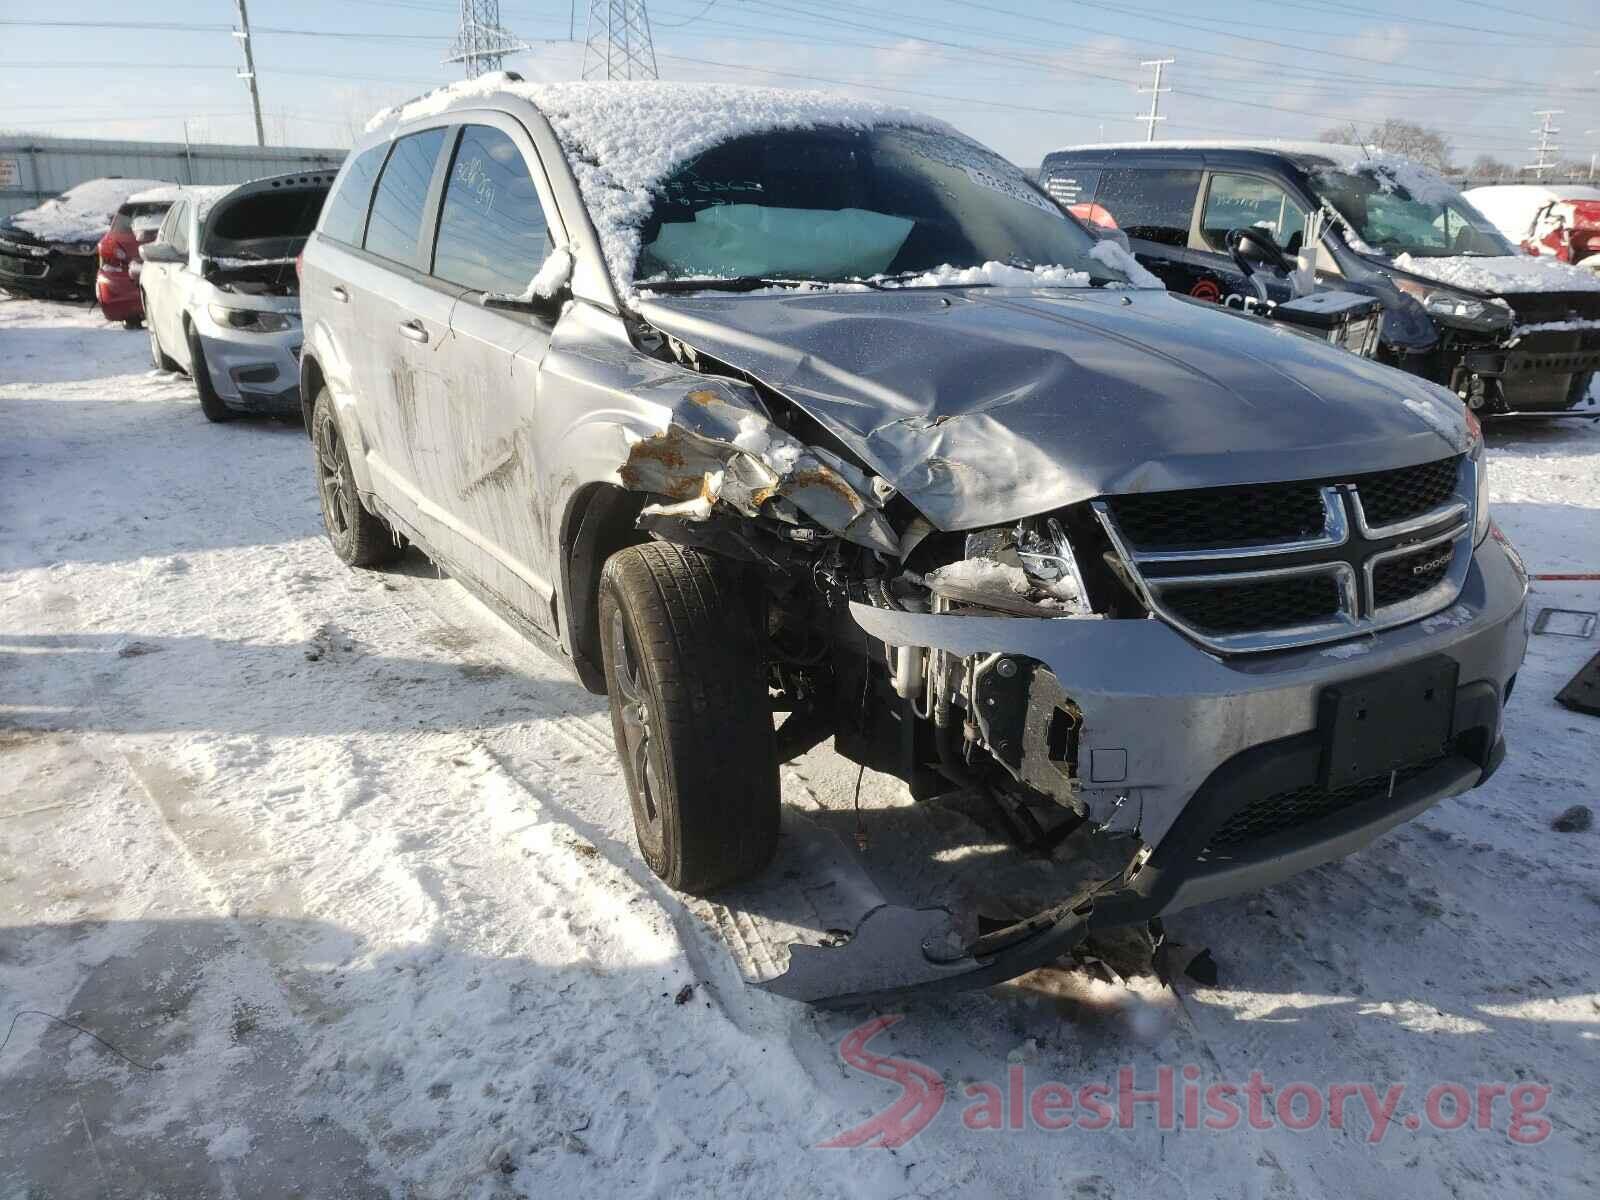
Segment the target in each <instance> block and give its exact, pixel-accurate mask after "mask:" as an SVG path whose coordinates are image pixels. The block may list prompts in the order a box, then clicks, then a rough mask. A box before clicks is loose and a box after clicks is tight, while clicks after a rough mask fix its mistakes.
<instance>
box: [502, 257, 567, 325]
mask: <svg viewBox="0 0 1600 1200" xmlns="http://www.w3.org/2000/svg"><path fill="white" fill-rule="evenodd" d="M571 283H572V254H571V252H570V251H567V250H554V251H552V252H551V254H550V256H549V257H548V258H546V259H545V260H544V265H543V266H541V267H540V268H539V273H538V274H537V275H535V276H534V277H533V279H532V280H531V281H530V282H529V283H528V289H527V291H525V292H523V293H522V295H520V296H508V295H505V294H504V293H499V292H485V293H484V295H483V299H482V300H481V301H480V303H482V305H483V306H484V307H485V308H504V309H510V310H512V311H513V312H526V313H533V314H534V315H535V316H539V317H544V318H546V319H547V320H552V319H554V318H555V317H556V316H557V315H558V314H559V313H560V312H561V306H562V305H563V304H565V303H566V301H567V297H568V295H570V285H571Z"/></svg>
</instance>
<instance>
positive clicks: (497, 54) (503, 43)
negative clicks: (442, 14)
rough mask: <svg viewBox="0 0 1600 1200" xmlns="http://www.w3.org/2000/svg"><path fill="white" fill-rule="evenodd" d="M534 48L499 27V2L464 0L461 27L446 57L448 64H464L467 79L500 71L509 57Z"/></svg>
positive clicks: (495, 0) (502, 27) (492, 0)
mask: <svg viewBox="0 0 1600 1200" xmlns="http://www.w3.org/2000/svg"><path fill="white" fill-rule="evenodd" d="M531 49H533V47H532V46H530V45H529V44H528V43H527V42H525V41H523V40H522V39H521V38H519V37H517V36H515V35H514V34H512V33H511V32H510V31H509V30H508V29H506V28H505V27H504V26H502V25H501V24H500V0H461V28H460V29H459V30H458V31H457V33H456V40H455V41H454V42H453V43H451V45H450V51H449V53H448V54H446V55H445V58H444V61H445V62H447V63H461V64H462V65H463V66H464V67H465V68H466V71H467V78H468V79H476V78H477V77H478V76H479V75H482V74H485V73H486V72H489V71H498V70H499V69H500V64H501V61H502V60H503V59H504V58H505V56H506V55H508V54H516V53H519V52H520V51H523V50H531Z"/></svg>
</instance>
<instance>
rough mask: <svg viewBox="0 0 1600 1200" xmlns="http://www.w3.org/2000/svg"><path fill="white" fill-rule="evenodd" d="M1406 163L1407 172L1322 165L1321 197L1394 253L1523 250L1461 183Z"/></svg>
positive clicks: (1366, 238) (1370, 240)
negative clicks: (1463, 191)
mask: <svg viewBox="0 0 1600 1200" xmlns="http://www.w3.org/2000/svg"><path fill="white" fill-rule="evenodd" d="M1405 167H1406V170H1405V172H1404V178H1402V177H1401V176H1400V174H1399V173H1398V172H1396V171H1395V170H1391V169H1389V168H1387V167H1382V166H1374V167H1372V168H1370V169H1369V168H1362V169H1359V170H1356V171H1321V172H1318V173H1317V174H1316V175H1314V176H1313V182H1314V183H1315V184H1316V185H1317V190H1318V191H1319V192H1320V193H1321V199H1323V200H1325V201H1327V202H1328V204H1329V205H1331V206H1332V208H1333V210H1334V211H1335V212H1337V213H1338V214H1339V215H1340V216H1341V217H1343V218H1344V219H1345V220H1346V221H1348V222H1349V223H1350V226H1351V228H1352V230H1353V231H1354V232H1355V234H1356V236H1357V237H1359V238H1360V239H1361V240H1362V241H1363V242H1365V243H1367V245H1368V246H1370V247H1372V248H1373V249H1374V250H1378V251H1380V252H1381V253H1383V254H1385V255H1388V256H1389V257H1391V258H1393V257H1396V256H1398V255H1401V254H1409V255H1411V256H1412V257H1413V258H1450V257H1455V256H1458V255H1475V256H1479V257H1484V256H1493V257H1498V256H1502V255H1510V254H1516V253H1517V251H1516V249H1515V247H1513V246H1512V245H1511V243H1510V242H1508V241H1506V239H1505V235H1503V234H1502V233H1501V232H1500V231H1499V230H1498V229H1496V228H1495V227H1494V226H1493V225H1492V224H1490V222H1489V220H1488V218H1486V217H1485V216H1484V215H1483V214H1482V213H1480V212H1479V211H1478V210H1477V209H1475V208H1473V207H1472V205H1471V204H1470V203H1469V202H1468V201H1467V199H1466V197H1464V196H1463V195H1462V194H1461V193H1460V192H1458V191H1456V190H1455V188H1453V187H1451V186H1450V185H1449V184H1448V183H1446V182H1445V181H1444V180H1443V179H1440V178H1439V177H1438V176H1437V175H1434V174H1433V173H1432V172H1430V171H1424V170H1423V169H1422V168H1419V167H1417V166H1415V165H1414V164H1411V163H1407V164H1405Z"/></svg>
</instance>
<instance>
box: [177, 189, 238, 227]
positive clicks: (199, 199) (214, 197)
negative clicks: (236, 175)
mask: <svg viewBox="0 0 1600 1200" xmlns="http://www.w3.org/2000/svg"><path fill="white" fill-rule="evenodd" d="M243 186H244V184H242V183H208V184H205V185H204V186H202V187H186V188H184V189H183V194H184V198H185V199H187V200H192V201H194V211H195V216H196V217H198V218H199V219H200V220H202V221H204V220H205V219H206V214H207V213H209V212H210V211H211V210H212V208H213V207H214V206H215V205H216V203H217V201H218V200H221V199H222V198H223V197H224V196H226V195H227V194H228V193H229V192H232V191H237V190H238V189H239V188H242V187H243Z"/></svg>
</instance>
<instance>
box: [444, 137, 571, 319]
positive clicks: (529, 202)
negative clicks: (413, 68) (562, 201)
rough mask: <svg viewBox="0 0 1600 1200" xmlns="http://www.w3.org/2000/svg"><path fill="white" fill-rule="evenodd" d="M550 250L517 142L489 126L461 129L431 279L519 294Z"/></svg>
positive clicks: (547, 229) (536, 194)
mask: <svg viewBox="0 0 1600 1200" xmlns="http://www.w3.org/2000/svg"><path fill="white" fill-rule="evenodd" d="M549 253H550V226H549V223H548V222H547V221H546V220H545V215H544V209H543V208H542V207H541V206H540V204H539V192H538V189H537V188H535V187H534V183H533V176H532V174H531V173H530V172H529V170H528V164H527V162H526V161H525V160H524V159H523V157H522V151H521V150H519V149H518V148H517V144H516V142H514V141H512V140H511V138H510V137H508V136H507V135H506V134H504V133H502V132H501V131H500V130H498V129H495V128H492V127H491V126H488V125H467V126H464V127H463V128H462V130H461V141H460V143H459V144H458V146H457V148H456V155H455V161H454V162H452V163H451V164H450V179H449V182H448V183H446V184H445V189H444V201H443V203H442V204H441V205H440V209H439V237H438V241H437V242H436V243H435V247H434V252H433V274H434V275H435V276H437V277H438V278H440V279H443V280H445V281H447V282H449V283H454V284H459V285H460V286H462V287H465V288H471V289H472V290H473V291H477V292H501V293H510V294H512V295H519V294H521V293H522V292H524V291H526V290H527V287H528V284H529V282H531V281H532V279H533V277H534V275H535V274H537V273H538V270H539V267H540V266H541V265H542V264H543V262H544V260H545V258H546V257H547V256H548V255H549Z"/></svg>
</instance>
